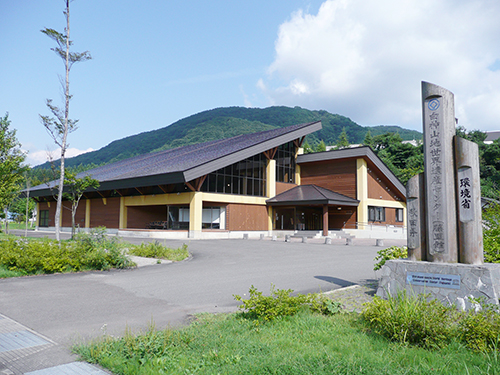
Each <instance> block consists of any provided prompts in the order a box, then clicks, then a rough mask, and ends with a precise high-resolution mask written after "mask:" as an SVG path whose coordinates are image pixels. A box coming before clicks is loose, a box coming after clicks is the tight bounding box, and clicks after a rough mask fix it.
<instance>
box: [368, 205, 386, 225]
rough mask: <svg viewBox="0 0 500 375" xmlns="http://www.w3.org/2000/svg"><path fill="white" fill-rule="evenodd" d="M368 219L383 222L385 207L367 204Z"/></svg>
mask: <svg viewBox="0 0 500 375" xmlns="http://www.w3.org/2000/svg"><path fill="white" fill-rule="evenodd" d="M368 221H378V222H381V223H383V222H385V207H374V206H368Z"/></svg>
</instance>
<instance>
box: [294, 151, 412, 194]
mask: <svg viewBox="0 0 500 375" xmlns="http://www.w3.org/2000/svg"><path fill="white" fill-rule="evenodd" d="M361 157H364V158H366V159H368V160H369V161H370V162H371V163H372V164H373V165H375V167H377V168H378V169H379V170H380V171H381V172H382V173H383V174H384V176H385V177H386V178H387V179H388V180H389V181H390V182H391V184H392V185H394V187H395V188H396V189H397V190H398V192H399V193H401V194H402V195H403V197H406V188H405V187H404V185H403V184H402V183H401V181H399V179H398V178H397V177H396V176H395V175H394V173H392V171H391V170H390V169H389V168H388V167H387V165H385V163H384V162H383V161H382V160H380V158H379V157H378V156H377V155H376V154H375V153H374V152H373V150H372V149H371V148H370V147H368V146H362V147H353V148H345V149H342V150H334V151H324V152H316V153H313V154H305V155H299V157H298V158H297V164H303V163H310V162H318V161H325V160H337V159H348V158H361Z"/></svg>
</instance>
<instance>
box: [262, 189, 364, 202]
mask: <svg viewBox="0 0 500 375" xmlns="http://www.w3.org/2000/svg"><path fill="white" fill-rule="evenodd" d="M266 203H267V204H268V205H270V206H311V205H321V206H323V205H329V206H330V205H335V206H353V207H357V206H358V205H359V201H358V200H357V199H353V198H349V197H347V196H345V195H342V194H339V193H335V192H334V191H331V190H328V189H325V188H322V187H319V186H316V185H300V186H297V187H294V188H293V189H290V190H287V191H285V192H283V193H281V194H278V195H276V196H275V197H274V198H271V199H268V200H267V201H266Z"/></svg>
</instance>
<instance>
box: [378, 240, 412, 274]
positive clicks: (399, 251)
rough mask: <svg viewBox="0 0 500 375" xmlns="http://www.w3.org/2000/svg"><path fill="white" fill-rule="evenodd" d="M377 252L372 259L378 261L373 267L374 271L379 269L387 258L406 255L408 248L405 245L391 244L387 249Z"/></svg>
mask: <svg viewBox="0 0 500 375" xmlns="http://www.w3.org/2000/svg"><path fill="white" fill-rule="evenodd" d="M377 254H378V255H377V256H376V257H375V259H374V260H375V261H378V262H377V263H375V266H374V267H373V270H374V271H377V270H379V269H381V268H382V266H383V265H384V264H385V262H387V261H388V260H391V259H400V258H406V257H408V248H407V247H406V246H401V247H398V246H391V247H388V248H387V249H382V250H379V251H377Z"/></svg>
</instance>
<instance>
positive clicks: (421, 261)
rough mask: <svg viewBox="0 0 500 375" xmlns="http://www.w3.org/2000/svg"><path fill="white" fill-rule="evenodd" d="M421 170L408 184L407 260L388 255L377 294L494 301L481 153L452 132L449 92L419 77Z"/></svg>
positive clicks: (499, 281) (496, 277) (495, 279)
mask: <svg viewBox="0 0 500 375" xmlns="http://www.w3.org/2000/svg"><path fill="white" fill-rule="evenodd" d="M422 114H423V128H424V173H422V174H420V175H417V176H414V177H412V178H411V179H410V180H409V181H408V184H407V216H408V220H407V223H408V230H407V233H408V253H409V254H408V255H409V260H391V261H388V262H386V264H385V265H384V267H383V268H382V271H381V274H382V275H381V279H380V282H379V288H378V290H377V295H379V296H381V297H383V298H386V297H387V296H388V295H395V294H397V293H398V292H399V291H401V290H407V291H408V292H410V293H413V294H421V293H423V294H430V295H431V297H433V298H437V299H439V300H441V301H442V302H445V303H448V304H455V305H457V307H459V308H460V309H469V308H471V307H474V306H475V300H476V299H477V298H479V297H480V298H483V299H485V301H486V302H487V303H492V304H497V305H498V304H499V296H500V265H498V264H483V238H482V221H481V186H480V181H479V152H478V146H477V144H475V143H474V142H471V141H468V140H466V139H463V138H460V137H457V136H455V110H454V96H453V93H451V92H450V91H448V90H446V89H444V88H442V87H439V86H437V85H434V84H431V83H428V82H422Z"/></svg>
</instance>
